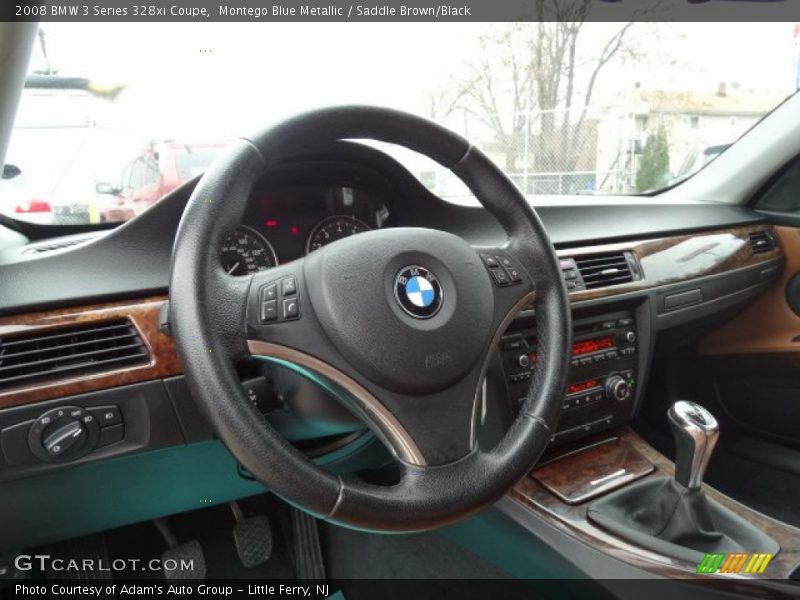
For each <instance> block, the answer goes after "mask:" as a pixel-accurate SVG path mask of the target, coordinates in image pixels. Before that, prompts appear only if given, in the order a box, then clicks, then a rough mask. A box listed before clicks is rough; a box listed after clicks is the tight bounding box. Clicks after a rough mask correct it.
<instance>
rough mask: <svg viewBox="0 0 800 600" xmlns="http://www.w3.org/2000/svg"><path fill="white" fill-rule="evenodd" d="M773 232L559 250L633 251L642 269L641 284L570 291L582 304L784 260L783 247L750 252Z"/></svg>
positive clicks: (574, 253)
mask: <svg viewBox="0 0 800 600" xmlns="http://www.w3.org/2000/svg"><path fill="white" fill-rule="evenodd" d="M772 229H773V227H772V225H769V224H758V225H751V226H747V227H733V228H728V229H718V230H713V231H708V232H698V233H689V234H685V235H678V236H672V237H665V238H658V239H652V240H644V241H636V242H624V243H619V244H606V245H600V246H588V247H585V248H572V249H565V250H559V251H558V256H559V257H560V258H569V257H571V258H577V257H580V256H584V255H587V254H603V253H606V252H624V251H629V252H632V253H633V255H634V256H635V257H636V260H637V261H638V262H639V265H640V266H641V268H642V272H643V274H644V277H643V278H642V279H641V280H640V281H634V282H632V283H627V284H621V285H615V286H613V287H605V288H597V289H594V290H583V291H576V292H570V294H569V297H570V300H571V301H572V302H580V301H581V300H593V299H595V298H604V297H608V296H616V295H619V294H626V293H629V292H637V291H642V290H646V289H649V288H654V287H657V286H661V285H666V284H670V283H679V282H681V281H687V280H690V279H694V278H697V277H706V276H708V275H716V274H718V273H724V272H726V271H731V270H733V269H740V268H743V267H749V266H752V265H757V264H760V263H765V262H769V261H772V260H775V259H777V258H781V257H782V256H783V249H782V248H781V247H780V246H779V247H777V248H776V249H775V250H773V251H771V252H764V253H763V254H756V255H754V254H753V253H752V251H751V250H750V243H749V240H748V235H749V234H750V233H753V232H756V231H771V230H772Z"/></svg>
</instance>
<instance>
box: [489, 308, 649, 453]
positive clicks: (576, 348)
mask: <svg viewBox="0 0 800 600" xmlns="http://www.w3.org/2000/svg"><path fill="white" fill-rule="evenodd" d="M573 328H574V330H573V344H572V353H571V360H570V374H569V378H568V383H567V387H566V390H565V391H564V399H563V404H562V413H561V418H560V420H559V424H558V428H557V429H556V432H555V434H554V435H553V440H552V443H562V442H566V441H573V440H575V439H577V438H580V437H583V436H585V435H589V434H592V433H595V432H596V431H600V430H602V429H607V428H610V427H614V426H616V425H620V424H622V423H625V422H626V421H628V420H630V419H631V418H632V417H633V412H634V401H635V398H636V391H637V362H638V354H639V347H638V342H639V339H638V338H639V335H638V331H637V328H636V320H635V317H634V315H633V312H631V311H620V312H615V313H609V314H605V315H599V316H594V317H588V318H583V319H577V320H576V321H575V322H574V324H573ZM499 349H500V354H501V357H502V364H503V372H504V376H505V382H506V386H507V389H508V393H509V395H510V397H511V398H514V399H517V400H518V401H521V400H522V398H524V397H525V395H526V392H527V390H528V386H529V384H530V381H529V380H530V377H531V372H532V369H533V367H534V365H535V364H536V360H537V342H536V330H535V328H527V329H521V330H517V331H512V332H509V333H508V334H507V335H506V336H504V337H503V338H502V340H501V341H500V347H499Z"/></svg>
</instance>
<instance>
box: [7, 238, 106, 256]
mask: <svg viewBox="0 0 800 600" xmlns="http://www.w3.org/2000/svg"><path fill="white" fill-rule="evenodd" d="M91 239H93V238H92V237H85V238H77V239H71V240H64V241H61V242H53V243H51V244H44V245H42V246H32V247H30V248H26V249H25V250H23V251H22V253H23V254H41V253H42V252H52V251H53V250H61V249H62V248H69V247H71V246H77V245H78V244H85V243H86V242H88V241H89V240H91Z"/></svg>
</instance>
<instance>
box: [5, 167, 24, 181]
mask: <svg viewBox="0 0 800 600" xmlns="http://www.w3.org/2000/svg"><path fill="white" fill-rule="evenodd" d="M20 175H22V169H20V168H19V167H18V166H17V165H3V179H14V177H18V176H20Z"/></svg>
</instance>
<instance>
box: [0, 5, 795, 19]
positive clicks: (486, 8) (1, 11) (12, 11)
mask: <svg viewBox="0 0 800 600" xmlns="http://www.w3.org/2000/svg"><path fill="white" fill-rule="evenodd" d="M0 21H11V22H13V21H60V22H70V21H74V22H93V21H97V22H138V21H141V22H144V23H147V22H213V21H221V22H268V21H271V22H336V21H338V22H348V21H349V22H377V21H396V22H404V21H405V22H423V21H430V22H435V21H441V22H472V21H475V22H482V21H499V22H516V21H587V22H588V21H626V22H627V21H695V22H711V21H730V22H733V21H738V22H743V21H762V22H766V21H800V1H799V0H463V1H462V0H452V1H443V0H403V1H402V2H396V1H394V0H384V1H381V0H377V1H372V2H359V1H358V0H356V1H349V0H318V1H314V0H311V1H304V0H185V1H180V0H179V1H166V2H163V1H155V2H153V1H150V0H136V1H134V0H92V1H88V2H85V1H81V0H78V1H71V0H2V1H0Z"/></svg>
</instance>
